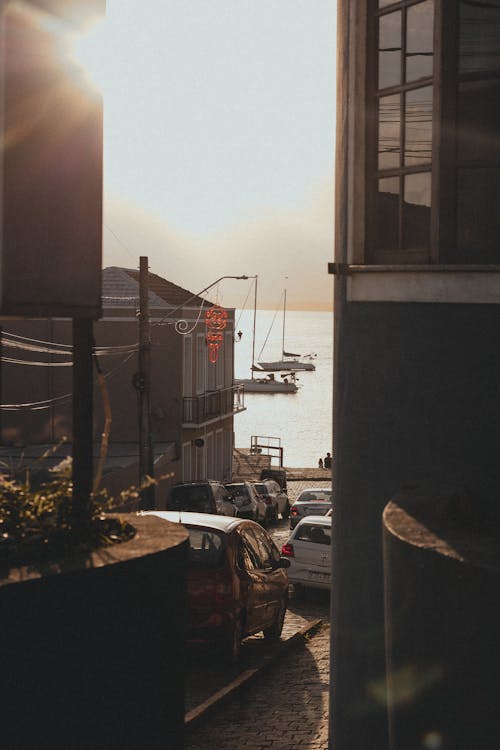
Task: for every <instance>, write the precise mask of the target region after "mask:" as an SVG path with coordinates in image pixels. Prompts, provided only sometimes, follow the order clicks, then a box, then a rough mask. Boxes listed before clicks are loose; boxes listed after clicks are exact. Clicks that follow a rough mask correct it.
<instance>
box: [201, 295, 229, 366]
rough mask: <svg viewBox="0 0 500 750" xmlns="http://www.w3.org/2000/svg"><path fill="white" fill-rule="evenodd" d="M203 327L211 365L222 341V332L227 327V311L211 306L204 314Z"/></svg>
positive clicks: (217, 306)
mask: <svg viewBox="0 0 500 750" xmlns="http://www.w3.org/2000/svg"><path fill="white" fill-rule="evenodd" d="M205 325H206V327H207V346H208V359H209V361H210V362H211V363H212V364H215V363H216V362H217V357H218V356H219V349H220V348H221V346H222V341H223V339H224V336H223V334H222V331H223V330H224V329H225V328H226V326H227V310H224V308H223V307H221V306H220V305H213V306H212V307H211V308H210V309H209V310H207V311H206V313H205Z"/></svg>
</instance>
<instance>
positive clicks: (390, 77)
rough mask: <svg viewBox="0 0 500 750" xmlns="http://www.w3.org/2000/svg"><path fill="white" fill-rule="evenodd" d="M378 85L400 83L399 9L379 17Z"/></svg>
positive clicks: (395, 84)
mask: <svg viewBox="0 0 500 750" xmlns="http://www.w3.org/2000/svg"><path fill="white" fill-rule="evenodd" d="M378 46H379V56H378V87H379V89H384V88H387V86H397V85H398V84H400V83H401V11H400V10H398V11H396V12H395V13H388V14H387V15H385V16H381V17H380V19H379V44H378Z"/></svg>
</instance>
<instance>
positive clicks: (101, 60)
mask: <svg viewBox="0 0 500 750" xmlns="http://www.w3.org/2000/svg"><path fill="white" fill-rule="evenodd" d="M106 31H107V27H106V22H105V20H102V21H98V22H97V23H95V24H94V25H93V26H91V27H89V28H88V29H86V30H85V31H84V32H83V33H81V34H78V35H76V36H75V37H74V39H73V43H72V51H73V52H72V57H73V59H74V61H75V63H76V64H77V65H79V66H80V67H81V68H82V69H83V71H84V73H85V77H86V79H87V82H88V83H89V84H90V85H91V86H93V87H94V88H97V89H98V90H99V91H100V92H101V93H102V94H104V93H105V89H106V84H107V81H106V65H105V58H106V45H107V44H108V43H109V40H108V39H107V34H106Z"/></svg>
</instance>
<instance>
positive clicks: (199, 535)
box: [153, 511, 290, 659]
mask: <svg viewBox="0 0 500 750" xmlns="http://www.w3.org/2000/svg"><path fill="white" fill-rule="evenodd" d="M153 513H154V515H157V516H160V518H165V519H167V520H168V521H174V522H176V523H182V525H183V526H185V528H186V529H187V530H188V532H189V560H188V571H187V590H188V602H187V603H188V625H187V635H188V641H190V642H202V643H207V642H210V643H217V644H219V646H220V647H221V648H222V650H223V652H224V653H225V654H226V655H227V656H228V657H230V658H232V659H236V658H237V657H238V656H239V653H240V647H241V641H242V639H243V638H245V637H246V636H249V635H253V634H254V633H258V632H259V631H261V630H262V631H263V633H264V637H265V638H266V639H278V638H279V637H280V635H281V630H282V628H283V620H284V618H285V612H286V607H287V590H288V575H287V573H286V570H285V569H286V568H288V567H289V565H290V562H289V560H286V559H284V558H282V557H281V556H280V553H279V550H278V548H277V547H276V545H275V544H274V542H273V540H272V539H271V537H270V536H269V534H268V533H267V532H266V531H265V530H264V529H263V528H262V527H261V526H259V525H258V524H256V523H254V522H253V521H248V520H245V519H242V518H227V517H223V516H213V515H206V514H202V513H184V512H181V513H172V512H169V511H153Z"/></svg>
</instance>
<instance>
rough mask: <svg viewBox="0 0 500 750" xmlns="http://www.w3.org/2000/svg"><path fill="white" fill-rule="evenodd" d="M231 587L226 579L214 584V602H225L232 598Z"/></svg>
mask: <svg viewBox="0 0 500 750" xmlns="http://www.w3.org/2000/svg"><path fill="white" fill-rule="evenodd" d="M232 595H233V587H232V586H231V584H230V583H228V582H226V581H220V582H219V583H216V584H215V591H214V599H215V602H216V604H226V603H227V602H228V601H230V600H231V599H232Z"/></svg>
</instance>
